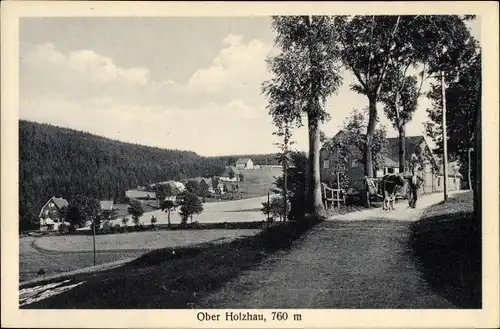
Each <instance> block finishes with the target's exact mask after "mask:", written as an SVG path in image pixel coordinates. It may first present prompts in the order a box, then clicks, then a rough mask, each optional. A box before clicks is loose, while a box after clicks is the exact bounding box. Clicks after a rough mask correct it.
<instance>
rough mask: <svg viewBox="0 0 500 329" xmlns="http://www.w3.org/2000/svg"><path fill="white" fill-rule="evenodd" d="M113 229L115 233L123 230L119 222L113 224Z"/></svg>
mask: <svg viewBox="0 0 500 329" xmlns="http://www.w3.org/2000/svg"><path fill="white" fill-rule="evenodd" d="M113 231H114V232H116V233H121V232H122V231H123V230H122V226H121V225H120V224H115V225H113Z"/></svg>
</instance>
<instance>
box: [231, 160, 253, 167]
mask: <svg viewBox="0 0 500 329" xmlns="http://www.w3.org/2000/svg"><path fill="white" fill-rule="evenodd" d="M235 167H236V168H238V169H253V168H254V165H253V161H252V159H250V158H239V159H238V160H236V166H235Z"/></svg>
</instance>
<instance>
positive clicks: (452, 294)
mask: <svg viewBox="0 0 500 329" xmlns="http://www.w3.org/2000/svg"><path fill="white" fill-rule="evenodd" d="M472 202H473V201H472V193H469V192H467V193H462V194H459V195H456V196H454V197H451V198H450V199H449V200H448V202H447V203H445V204H444V203H440V204H437V205H434V206H432V207H429V209H427V210H426V212H425V213H424V216H423V218H422V219H421V220H420V221H418V222H416V223H415V225H414V226H413V228H412V236H411V239H410V243H411V246H412V249H413V252H414V255H415V257H416V259H417V261H418V263H419V265H420V268H421V270H422V272H423V274H424V277H425V278H426V280H427V281H428V282H429V284H430V286H431V288H432V289H433V290H435V291H437V292H439V293H440V294H442V295H443V296H444V297H446V298H447V299H448V300H450V301H452V302H453V303H454V304H455V305H457V306H459V307H461V308H481V230H480V228H479V225H478V222H479V221H476V220H475V218H474V214H473V203H472Z"/></svg>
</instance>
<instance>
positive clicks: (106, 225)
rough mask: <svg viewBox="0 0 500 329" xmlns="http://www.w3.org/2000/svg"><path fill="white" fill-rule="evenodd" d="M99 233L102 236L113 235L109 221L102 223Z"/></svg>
mask: <svg viewBox="0 0 500 329" xmlns="http://www.w3.org/2000/svg"><path fill="white" fill-rule="evenodd" d="M101 232H102V233H104V234H110V233H113V225H112V224H111V222H110V221H109V220H106V221H104V223H103V224H102V230H101Z"/></svg>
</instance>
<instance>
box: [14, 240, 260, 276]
mask: <svg viewBox="0 0 500 329" xmlns="http://www.w3.org/2000/svg"><path fill="white" fill-rule="evenodd" d="M259 231H260V230H192V231H157V232H135V233H128V234H109V235H99V236H97V237H96V250H97V255H96V263H97V264H104V263H109V262H116V261H120V260H124V259H131V258H136V257H138V256H140V255H142V254H144V253H146V252H148V251H151V250H155V249H159V248H167V247H169V248H182V247H187V246H190V245H198V244H201V243H207V242H211V243H222V242H227V241H231V240H234V239H236V238H239V237H243V236H248V235H254V234H257V233H258V232H259ZM19 255H20V258H19V276H20V278H19V279H20V281H25V280H29V279H32V278H36V277H37V276H38V275H37V272H38V270H39V269H41V268H43V269H44V270H45V274H46V275H50V274H54V273H61V272H67V271H72V270H76V269H80V268H83V267H87V266H92V265H93V253H92V236H85V235H73V236H51V237H42V238H31V237H28V238H21V239H19Z"/></svg>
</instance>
